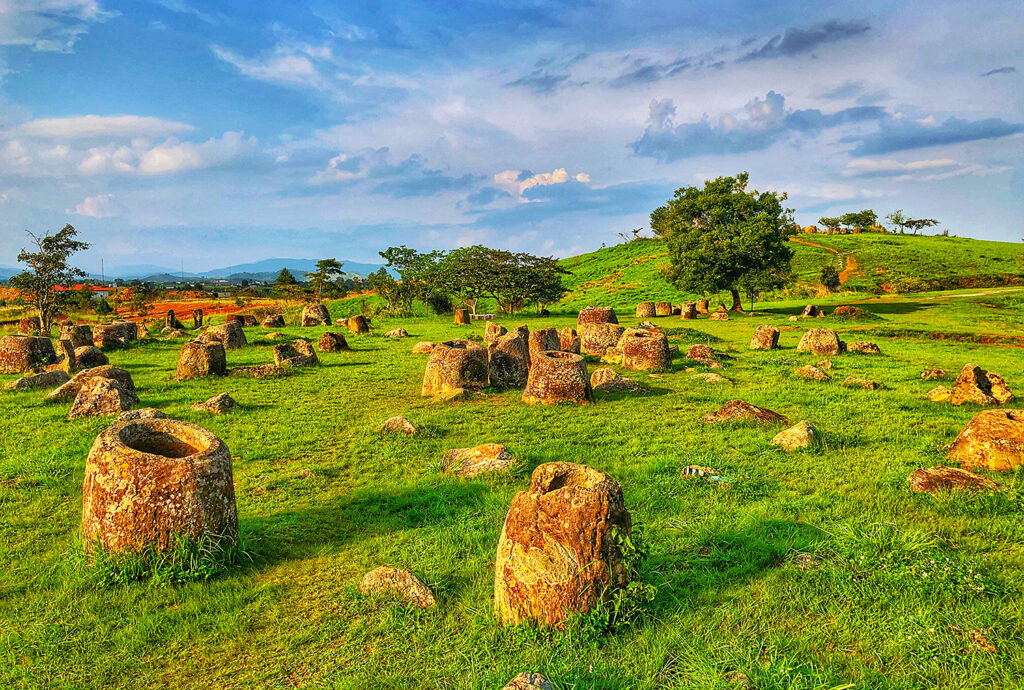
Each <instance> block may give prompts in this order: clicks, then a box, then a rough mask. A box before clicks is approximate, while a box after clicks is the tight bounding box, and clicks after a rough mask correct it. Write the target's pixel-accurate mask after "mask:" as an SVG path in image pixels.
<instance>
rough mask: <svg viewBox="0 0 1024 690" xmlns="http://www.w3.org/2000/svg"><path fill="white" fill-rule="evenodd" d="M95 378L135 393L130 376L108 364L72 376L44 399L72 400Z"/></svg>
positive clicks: (133, 383)
mask: <svg viewBox="0 0 1024 690" xmlns="http://www.w3.org/2000/svg"><path fill="white" fill-rule="evenodd" d="M95 378H106V379H112V380H114V381H117V382H118V384H120V386H121V387H122V388H123V389H124V390H126V391H129V392H132V393H134V392H135V382H134V381H132V375H131V374H129V373H128V372H127V371H125V370H124V369H121V368H120V367H112V366H110V365H109V364H105V365H103V366H98V367H91V368H89V369H83V370H82V371H80V372H78V373H77V374H75V375H74V376H72V377H71V380H69V381H68V382H67V383H65V384H63V385H61V386H60V387H58V388H55V389H54V390H52V391H50V392H49V393H47V394H46V399H47V400H49V401H66V400H74V399H75V398H76V397H77V396H78V393H79V392H80V391H81V390H82V387H83V386H85V384H86V382H88V381H89V380H91V379H95Z"/></svg>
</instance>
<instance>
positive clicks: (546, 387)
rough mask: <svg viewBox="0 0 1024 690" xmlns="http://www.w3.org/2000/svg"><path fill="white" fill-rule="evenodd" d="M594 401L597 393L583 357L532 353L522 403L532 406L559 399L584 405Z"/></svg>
mask: <svg viewBox="0 0 1024 690" xmlns="http://www.w3.org/2000/svg"><path fill="white" fill-rule="evenodd" d="M593 401H594V392H593V389H592V388H591V387H590V377H589V376H587V363H586V362H584V361H583V357H581V356H580V355H574V354H572V353H571V352H558V351H554V352H550V351H549V352H541V353H540V354H539V355H537V356H536V357H532V356H531V360H530V376H529V378H528V379H527V381H526V390H525V391H523V402H525V403H527V404H529V405H536V404H542V405H550V404H554V403H560V402H571V403H576V404H580V405H582V404H585V403H588V402H593Z"/></svg>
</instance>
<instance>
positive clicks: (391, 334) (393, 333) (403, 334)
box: [384, 328, 409, 338]
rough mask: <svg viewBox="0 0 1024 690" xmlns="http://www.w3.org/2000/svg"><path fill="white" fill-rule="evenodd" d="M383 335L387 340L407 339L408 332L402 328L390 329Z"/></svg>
mask: <svg viewBox="0 0 1024 690" xmlns="http://www.w3.org/2000/svg"><path fill="white" fill-rule="evenodd" d="M384 335H385V336H386V337H388V338H408V337H409V331H407V330H405V329H404V328H392V329H391V330H390V331H388V332H387V333H385V334H384Z"/></svg>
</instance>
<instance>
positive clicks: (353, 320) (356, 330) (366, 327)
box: [345, 314, 370, 335]
mask: <svg viewBox="0 0 1024 690" xmlns="http://www.w3.org/2000/svg"><path fill="white" fill-rule="evenodd" d="M345 325H346V326H347V327H348V332H349V333H352V334H353V335H370V321H369V319H367V318H366V317H365V316H363V315H362V314H356V315H355V316H351V317H349V318H348V320H347V321H346V322H345Z"/></svg>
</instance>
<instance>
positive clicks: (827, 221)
mask: <svg viewBox="0 0 1024 690" xmlns="http://www.w3.org/2000/svg"><path fill="white" fill-rule="evenodd" d="M818 222H819V223H821V224H822V225H823V226H824V227H826V228H828V229H829V230H834V229H835V228H838V227H839V226H840V225H842V221H841V220H839V217H838V216H822V217H821V218H819V219H818Z"/></svg>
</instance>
